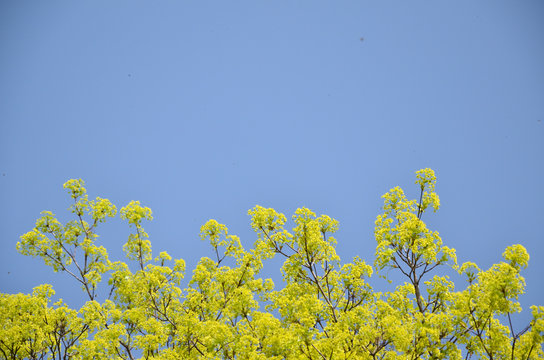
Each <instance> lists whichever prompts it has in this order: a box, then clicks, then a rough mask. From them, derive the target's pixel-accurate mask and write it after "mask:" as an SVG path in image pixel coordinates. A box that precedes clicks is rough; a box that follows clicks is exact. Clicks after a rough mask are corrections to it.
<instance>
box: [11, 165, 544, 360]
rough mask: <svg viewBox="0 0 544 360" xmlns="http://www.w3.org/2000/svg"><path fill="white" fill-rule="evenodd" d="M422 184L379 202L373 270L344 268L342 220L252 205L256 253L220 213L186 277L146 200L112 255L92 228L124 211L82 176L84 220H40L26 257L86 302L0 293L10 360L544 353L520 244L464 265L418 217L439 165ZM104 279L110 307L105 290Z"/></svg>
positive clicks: (75, 187) (132, 210)
mask: <svg viewBox="0 0 544 360" xmlns="http://www.w3.org/2000/svg"><path fill="white" fill-rule="evenodd" d="M416 185H419V188H418V189H419V196H417V197H416V199H408V197H407V196H406V195H405V192H404V190H403V189H401V188H400V187H395V188H392V189H391V190H390V191H389V192H388V193H386V194H385V195H384V196H383V199H384V206H383V213H382V214H380V215H378V217H377V219H376V222H375V238H376V256H375V259H374V268H373V267H372V266H370V265H368V264H367V263H366V262H365V261H363V260H362V259H361V258H360V257H359V256H356V257H354V258H353V259H352V261H351V262H348V263H342V262H341V261H340V257H339V256H338V254H337V253H336V248H335V247H336V239H335V238H334V237H333V234H334V233H335V232H336V231H337V230H338V221H337V220H335V219H333V218H331V217H329V216H327V215H320V216H317V215H316V214H315V213H314V212H312V211H311V210H310V209H307V208H300V209H297V210H296V211H295V213H294V215H293V216H292V224H293V226H292V228H291V229H289V226H288V224H287V217H286V216H285V215H283V214H281V213H279V212H277V211H275V210H274V209H271V208H265V207H261V206H256V207H254V208H253V209H251V210H249V212H248V214H249V215H250V217H251V227H252V229H253V230H254V231H255V232H256V234H257V239H256V241H255V242H254V243H253V246H252V247H251V248H250V249H248V250H246V249H245V248H244V246H243V245H242V241H241V240H240V238H239V237H237V236H236V235H232V234H229V232H228V229H227V227H226V226H225V225H223V224H221V223H219V222H217V221H216V220H209V221H208V222H206V224H204V225H203V226H202V228H201V231H200V237H201V239H202V240H205V241H207V242H208V243H209V244H210V246H211V256H210V257H203V258H201V259H200V261H199V262H198V263H197V265H196V267H195V268H194V269H193V270H192V273H191V277H190V279H187V280H185V279H184V277H185V261H184V260H182V259H173V258H172V256H170V255H169V254H168V253H167V252H166V251H161V252H158V255H157V253H156V254H155V255H153V252H152V247H151V241H150V240H149V236H148V234H147V233H146V232H145V230H144V228H143V222H144V220H152V212H151V209H149V208H147V207H144V206H142V205H141V204H140V203H139V202H137V201H132V202H130V203H129V204H128V205H127V206H125V207H123V208H121V210H120V217H121V218H122V219H124V220H126V221H127V222H128V224H129V226H130V228H131V229H132V230H133V231H132V233H130V234H129V235H128V239H127V242H126V243H125V245H124V246H123V249H124V251H125V254H126V256H127V258H128V260H129V262H123V261H116V262H111V261H110V260H109V257H108V253H107V251H106V248H105V247H103V246H102V245H99V244H98V241H99V237H98V235H97V233H96V230H97V227H98V225H100V224H101V223H103V222H105V221H106V220H107V219H108V218H110V217H114V216H116V214H117V208H116V207H115V205H113V204H112V203H111V202H110V201H109V200H107V199H103V198H100V197H97V198H96V199H95V200H88V196H87V193H86V190H85V188H84V182H83V181H82V180H70V181H68V182H66V183H65V184H64V187H65V188H66V189H67V190H68V192H69V194H70V196H71V198H72V200H73V203H72V205H71V207H70V209H71V211H72V213H73V216H74V217H75V218H74V219H73V220H71V221H68V222H67V223H65V224H64V225H63V224H62V223H61V222H60V221H59V220H58V219H57V217H56V216H55V215H54V214H53V213H52V212H49V211H45V212H43V213H42V214H41V216H40V218H39V219H38V220H37V222H36V225H35V227H34V228H33V229H32V230H31V231H29V232H27V233H26V234H24V235H22V236H21V240H20V241H19V242H18V243H17V249H18V251H19V252H21V253H22V254H24V255H29V256H34V257H40V258H42V259H43V261H44V262H45V264H46V265H48V266H51V267H52V268H53V270H54V271H59V272H66V273H68V274H69V275H70V276H72V277H73V278H74V279H76V281H77V282H78V283H79V284H80V286H81V287H82V288H83V290H84V291H85V294H86V295H87V296H88V301H87V302H86V303H85V304H84V305H83V306H82V307H81V308H80V309H79V310H76V309H71V308H69V307H68V306H67V305H66V304H65V303H64V302H62V301H61V300H60V301H57V302H55V303H53V304H51V303H50V298H51V297H52V296H53V295H54V291H53V289H52V287H51V286H50V285H42V286H39V287H37V288H35V289H34V292H33V294H32V295H23V294H14V295H8V294H0V324H1V325H0V359H50V358H63V359H68V358H70V359H78V360H79V359H89V360H90V359H136V358H141V359H172V360H174V359H278V360H279V359H369V360H370V359H372V360H374V359H381V360H385V359H403V360H404V359H452V360H453V359H455V360H457V359H462V358H471V357H472V358H479V359H524V360H525V359H528V360H530V359H543V358H544V353H543V350H542V342H543V338H544V307H542V306H533V307H531V311H532V320H531V321H530V323H529V324H528V326H527V327H526V328H524V329H522V330H521V331H520V330H519V329H515V328H514V327H513V326H512V322H511V316H512V315H514V314H515V313H517V312H520V311H521V310H522V309H521V306H520V304H519V302H518V299H519V297H520V296H521V295H522V294H523V292H524V291H525V280H524V279H523V277H522V276H521V273H520V272H521V270H523V269H524V268H526V267H527V266H528V261H529V255H528V253H527V251H526V250H525V248H524V247H523V246H522V245H519V244H518V245H513V246H510V247H508V248H507V249H506V250H505V252H504V253H503V258H504V261H503V262H499V263H497V264H495V265H493V266H491V267H490V268H489V269H488V270H481V269H480V268H479V267H478V266H477V265H476V264H474V263H472V262H465V263H463V264H462V265H461V266H458V265H457V258H456V253H455V249H453V248H450V247H448V246H445V245H444V244H443V242H442V239H441V237H440V235H439V234H438V232H437V231H435V230H432V229H429V228H428V227H427V225H426V224H425V222H424V221H423V215H424V214H425V213H426V211H427V210H428V209H433V211H437V210H438V209H439V206H440V200H439V198H438V195H437V194H436V192H435V185H436V176H435V174H434V172H433V171H432V170H431V169H422V170H420V171H418V172H416ZM276 256H278V257H280V258H281V259H282V260H283V265H282V268H281V270H282V273H283V280H284V282H283V283H282V284H280V285H279V286H278V287H275V285H274V283H273V282H272V280H271V279H264V280H263V279H262V278H261V277H260V271H261V270H262V268H263V266H264V262H265V261H266V260H267V259H270V258H274V257H276ZM386 268H387V269H386ZM438 269H441V270H444V271H445V272H447V273H448V271H450V270H454V271H450V272H449V273H448V274H450V273H451V274H453V275H455V276H457V274H459V275H461V278H462V279H463V280H464V281H465V282H463V281H461V283H462V284H461V286H459V284H454V281H453V280H454V279H453V278H450V277H449V276H448V275H446V274H442V273H437V270H438ZM374 270H376V271H377V272H379V273H381V275H382V276H384V274H387V272H385V271H384V270H386V271H388V272H393V271H394V272H398V273H399V274H401V275H403V276H404V279H405V282H404V283H402V284H400V285H398V286H397V287H396V288H395V290H394V291H391V292H385V293H380V292H376V291H374V289H373V288H372V286H371V285H370V283H369V280H370V278H371V276H372V275H373V272H374ZM456 273H457V274H456ZM104 279H107V280H108V281H107V286H109V289H108V290H107V291H104V293H105V294H106V295H108V297H107V298H106V297H105V296H102V297H99V296H98V295H97V289H98V288H99V287H100V286H102V287H106V284H104V282H105V280H104ZM101 289H102V288H101ZM505 319H506V321H504V320H505Z"/></svg>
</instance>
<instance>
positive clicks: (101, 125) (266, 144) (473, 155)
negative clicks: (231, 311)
mask: <svg viewBox="0 0 544 360" xmlns="http://www.w3.org/2000/svg"><path fill="white" fill-rule="evenodd" d="M0 121H1V125H0V126H1V127H0V219H1V226H0V241H1V252H0V291H1V292H5V293H16V292H24V293H28V292H30V291H31V290H32V288H33V287H34V286H37V285H39V284H41V283H44V282H48V283H53V284H54V286H55V288H56V290H57V296H58V297H62V298H64V299H65V300H67V301H68V303H69V304H71V305H72V306H76V305H78V304H79V301H81V299H83V298H84V297H83V294H82V293H80V290H79V286H78V285H77V284H76V283H75V282H74V281H73V280H71V279H69V278H68V276H67V275H65V274H54V273H53V272H52V270H51V269H50V268H48V267H46V266H45V265H44V264H43V263H42V261H41V260H40V259H33V258H27V257H24V256H22V255H20V254H18V253H17V252H16V250H15V244H16V242H17V241H18V239H19V236H20V235H21V234H23V233H25V232H27V231H29V230H31V229H32V227H33V225H34V221H35V219H36V218H37V217H38V216H39V213H40V211H42V210H51V211H53V212H54V213H55V214H57V215H58V216H59V217H60V219H61V220H62V221H66V220H69V219H71V218H70V216H69V215H70V214H69V213H68V211H67V208H68V206H69V205H70V201H71V199H70V198H69V196H68V195H67V193H66V192H65V191H64V190H63V189H62V184H63V183H64V182H65V181H66V180H68V179H71V178H82V179H84V180H85V182H86V187H87V189H88V192H89V196H90V197H91V198H94V197H96V196H101V197H106V198H109V199H110V200H111V201H112V202H114V203H115V204H116V205H117V206H118V208H120V207H122V206H124V205H126V204H127V203H128V202H129V201H130V200H140V201H141V202H142V203H143V205H145V206H149V207H151V209H152V210H153V215H154V217H155V219H154V220H153V222H151V223H149V224H148V225H144V226H145V228H146V230H147V231H148V233H149V234H150V238H151V240H152V244H153V248H154V250H155V252H156V253H158V251H162V250H167V251H168V252H169V253H170V254H171V255H172V256H173V257H175V258H180V257H181V258H184V259H185V260H186V261H187V264H188V273H189V275H190V273H191V271H192V269H193V267H194V265H195V264H196V262H197V260H198V259H199V258H200V257H202V256H211V255H212V253H211V251H210V250H211V248H210V247H209V246H208V245H207V244H206V243H204V242H201V241H200V239H199V237H198V234H199V229H200V226H201V225H203V224H204V223H205V222H206V220H207V219H210V218H214V219H216V220H218V221H220V222H222V223H225V224H226V225H227V226H228V227H229V229H230V232H231V233H234V234H238V235H239V236H241V238H242V242H243V243H244V245H245V246H246V247H249V246H251V244H252V243H253V241H254V240H255V235H254V233H253V232H252V230H251V228H250V224H249V220H250V218H249V216H248V215H247V210H248V209H250V208H252V207H253V206H255V205H256V204H260V205H262V206H265V207H274V208H275V209H276V210H278V211H281V212H283V213H285V214H286V215H287V216H288V217H290V216H291V215H292V213H293V212H294V210H295V209H296V208H298V207H302V206H306V207H309V208H310V209H312V210H314V211H315V212H317V213H318V214H322V213H325V214H328V215H330V216H331V217H334V218H336V219H337V220H339V221H340V231H339V232H338V233H337V239H338V248H337V249H338V253H339V255H340V256H341V257H342V259H343V260H344V261H349V260H350V259H351V258H352V257H353V256H354V255H360V256H361V257H362V258H363V259H366V260H367V262H369V263H372V261H373V258H374V248H375V240H374V238H373V230H374V220H375V218H376V215H378V214H379V212H380V207H381V205H382V200H381V195H383V194H384V193H385V192H387V191H388V190H389V189H390V188H392V187H394V186H397V185H400V186H401V187H403V188H404V189H405V190H406V192H407V193H408V194H409V195H410V196H411V197H416V196H417V188H416V186H415V185H414V180H415V175H414V172H415V171H416V170H418V169H421V168H425V167H430V168H432V169H434V170H435V171H436V174H437V176H438V183H437V192H438V194H439V195H440V197H441V202H442V208H441V210H440V211H439V212H438V213H436V214H432V213H430V214H429V215H425V218H424V220H427V222H428V225H429V226H430V227H431V228H432V229H434V230H437V231H439V232H440V234H441V235H442V238H443V241H444V243H445V244H446V245H448V246H450V247H453V248H456V249H457V255H458V259H459V261H460V262H464V261H469V260H471V261H475V262H477V263H478V264H479V265H480V267H482V268H485V269H487V268H488V267H489V266H491V265H492V264H493V263H496V262H498V261H500V260H501V259H502V258H501V254H502V252H503V251H504V249H505V247H506V246H508V245H511V244H514V243H520V244H522V245H524V246H525V247H526V248H527V250H528V251H529V253H530V255H531V260H530V263H529V268H528V269H527V270H526V271H525V272H524V275H525V277H526V280H527V294H526V295H525V296H524V297H523V298H522V299H521V302H522V305H523V306H524V307H526V309H527V307H528V306H529V305H531V304H539V305H543V304H544V286H542V285H543V281H542V276H543V275H544V251H543V250H544V245H543V241H544V235H543V231H542V225H543V222H544V191H543V189H542V179H543V175H544V161H543V155H544V123H543V122H544V2H542V1H540V0H532V1H531V0H528V1H513V0H511V1H499V0H487V1H484V0H483V1H472V0H461V1H372V2H371V1H316V0H312V1H308V0H301V1H253V0H252V1H168V0H165V1H135V0H130V1H128V0H116V1H92V2H91V1H87V2H84V1H53V0H49V1H20V0H19V1H15V0H12V1H8V0H2V1H1V2H0ZM128 233H129V228H128V226H126V225H124V224H123V223H122V222H121V220H119V219H117V220H114V221H112V222H111V223H110V224H107V225H104V226H103V227H102V230H100V228H99V234H100V235H101V240H100V241H101V243H102V244H104V245H105V246H106V247H107V248H108V249H109V250H110V254H111V257H112V258H113V259H114V260H120V259H122V253H121V248H122V245H123V244H124V242H125V241H126V237H127V235H128ZM273 265H274V264H273ZM278 266H279V265H278ZM265 276H272V277H273V278H274V279H275V281H276V283H278V284H279V283H280V273H279V269H278V268H277V266H276V265H274V266H269V267H268V268H267V270H266V274H265ZM376 283H377V284H378V283H380V282H379V281H376ZM459 285H464V284H463V283H459ZM377 286H379V285H377ZM103 295H104V294H102V296H100V297H99V300H100V299H102V300H103V298H104V296H103ZM527 310H528V309H527Z"/></svg>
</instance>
